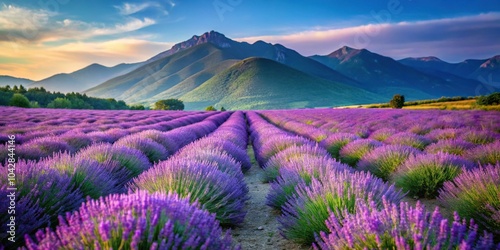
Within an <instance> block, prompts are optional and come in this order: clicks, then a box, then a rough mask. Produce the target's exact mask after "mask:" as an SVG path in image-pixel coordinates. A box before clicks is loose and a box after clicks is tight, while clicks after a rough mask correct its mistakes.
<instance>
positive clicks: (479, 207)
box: [438, 163, 500, 237]
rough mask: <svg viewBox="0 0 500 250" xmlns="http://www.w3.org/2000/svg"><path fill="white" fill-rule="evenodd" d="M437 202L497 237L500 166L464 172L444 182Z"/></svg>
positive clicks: (498, 233) (498, 226) (498, 227)
mask: <svg viewBox="0 0 500 250" xmlns="http://www.w3.org/2000/svg"><path fill="white" fill-rule="evenodd" d="M438 200H439V201H440V202H441V204H443V205H444V206H445V207H448V208H450V209H454V210H456V211H457V212H458V214H459V215H460V216H462V217H465V218H472V219H474V221H475V222H476V223H478V225H479V226H481V227H482V228H484V229H487V230H488V231H490V232H492V233H494V234H495V235H497V237H498V236H500V217H499V216H498V215H500V164H499V163H497V164H496V165H487V166H485V167H481V166H480V167H479V168H475V169H472V170H467V171H464V172H463V173H461V174H460V175H458V176H457V177H456V178H454V179H453V180H451V181H448V182H445V183H444V185H443V188H442V189H441V190H440V191H439V196H438Z"/></svg>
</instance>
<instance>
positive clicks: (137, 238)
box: [26, 191, 232, 250]
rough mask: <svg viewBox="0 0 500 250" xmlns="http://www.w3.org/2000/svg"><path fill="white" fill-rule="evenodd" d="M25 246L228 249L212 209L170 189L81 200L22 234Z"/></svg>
mask: <svg viewBox="0 0 500 250" xmlns="http://www.w3.org/2000/svg"><path fill="white" fill-rule="evenodd" d="M26 247H27V248H28V249H40V250H43V249H47V250H48V249H231V248H232V247H231V236H230V235H229V232H227V233H226V234H223V233H222V229H221V227H220V225H219V222H218V221H217V220H216V219H215V216H214V215H213V214H210V213H208V212H207V211H205V210H203V209H200V208H199V205H198V203H196V202H194V203H190V201H189V198H181V197H179V196H178V195H176V194H169V195H165V194H161V193H155V194H149V193H147V192H145V191H139V192H137V193H134V194H128V195H110V196H107V197H105V198H101V199H99V200H90V201H88V202H86V203H84V204H83V205H82V206H81V207H80V209H79V210H78V211H76V212H74V213H71V214H68V215H66V217H65V218H63V217H61V218H60V223H59V225H58V226H57V227H56V228H55V230H51V229H50V228H47V229H45V230H40V231H38V232H37V233H36V237H35V239H32V238H31V237H27V240H26Z"/></svg>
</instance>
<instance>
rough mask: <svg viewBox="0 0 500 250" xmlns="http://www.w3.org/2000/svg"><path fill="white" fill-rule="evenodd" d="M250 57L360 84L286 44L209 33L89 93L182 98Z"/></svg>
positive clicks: (132, 97) (127, 97) (128, 98)
mask: <svg viewBox="0 0 500 250" xmlns="http://www.w3.org/2000/svg"><path fill="white" fill-rule="evenodd" d="M249 57H260V58H267V59H270V60H274V61H276V62H279V63H282V64H284V65H287V66H289V67H291V68H294V69H296V70H299V71H302V72H304V73H306V74H310V75H312V76H316V77H319V78H323V79H327V80H331V81H336V82H342V83H346V84H351V85H358V84H359V83H357V82H356V81H354V80H352V79H350V78H348V77H346V76H344V75H342V74H340V73H338V72H336V71H335V70H333V69H331V68H329V67H327V66H325V65H323V64H321V63H319V62H316V61H314V60H312V59H310V58H307V57H304V56H302V55H300V54H299V53H297V52H296V51H294V50H291V49H288V48H286V47H284V46H282V45H279V44H275V45H273V44H269V43H265V42H262V41H258V42H255V43H253V44H248V43H246V42H237V41H233V40H231V39H229V38H227V37H225V36H224V35H223V34H220V33H218V32H215V31H211V32H207V33H205V34H203V35H201V36H193V37H192V38H191V39H189V40H188V41H185V42H182V43H179V44H176V45H174V46H173V47H172V48H171V49H170V50H167V51H165V52H163V53H160V54H158V55H156V56H155V57H153V58H151V59H150V60H148V62H149V63H147V64H145V65H143V66H141V67H139V68H137V69H135V70H133V71H131V72H129V73H127V74H125V75H121V76H118V77H115V78H113V79H110V80H108V81H106V82H104V83H102V84H100V85H98V86H96V87H93V88H90V89H88V90H86V91H85V93H87V94H88V95H91V96H97V97H111V98H117V99H121V100H124V101H126V102H129V103H138V102H142V103H144V102H146V101H151V100H156V99H158V98H159V97H161V98H173V97H179V96H182V95H184V94H186V93H187V92H189V91H191V90H193V89H194V88H196V87H197V86H199V85H201V84H202V83H203V82H204V81H207V80H208V79H209V78H210V77H213V76H214V75H216V74H217V73H219V72H220V71H221V70H223V69H226V68H227V67H229V66H230V65H232V64H233V63H234V62H236V61H239V60H243V59H245V58H249ZM155 59H156V60H155ZM178 84H181V85H178Z"/></svg>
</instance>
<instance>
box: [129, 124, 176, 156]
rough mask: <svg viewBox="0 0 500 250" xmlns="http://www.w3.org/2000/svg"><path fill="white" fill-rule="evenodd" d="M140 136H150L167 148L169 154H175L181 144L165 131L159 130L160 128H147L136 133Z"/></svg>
mask: <svg viewBox="0 0 500 250" xmlns="http://www.w3.org/2000/svg"><path fill="white" fill-rule="evenodd" d="M136 136H138V137H144V138H149V139H151V140H153V141H155V142H157V143H159V144H160V145H162V146H163V147H165V149H166V150H167V152H168V154H169V155H173V154H174V153H175V152H177V150H179V145H177V142H176V141H175V140H173V139H172V138H170V137H169V136H167V134H165V133H164V132H161V131H158V130H153V129H150V130H145V131H142V132H139V133H137V134H136Z"/></svg>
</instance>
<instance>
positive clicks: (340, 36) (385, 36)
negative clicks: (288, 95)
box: [237, 12, 500, 61]
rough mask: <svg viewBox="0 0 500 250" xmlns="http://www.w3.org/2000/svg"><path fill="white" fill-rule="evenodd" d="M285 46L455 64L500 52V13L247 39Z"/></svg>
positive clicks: (304, 50) (308, 52)
mask: <svg viewBox="0 0 500 250" xmlns="http://www.w3.org/2000/svg"><path fill="white" fill-rule="evenodd" d="M237 40H240V41H246V42H255V41H257V40H264V41H266V42H271V43H281V44H283V45H285V46H287V47H290V48H293V49H295V50H297V51H298V52H300V53H302V54H304V55H313V54H328V53H330V52H332V51H334V50H336V49H338V48H340V47H341V46H343V45H347V46H351V47H355V48H367V49H370V50H372V51H375V52H378V53H381V54H384V55H388V56H392V57H395V58H403V57H408V56H424V55H435V56H439V57H442V58H444V59H448V60H451V61H459V60H463V59H466V58H477V57H478V56H479V57H481V56H482V57H485V58H486V57H490V56H493V55H494V54H499V53H500V43H497V42H494V41H499V40H500V13H497V12H494V13H485V14H480V15H475V16H465V17H457V18H446V19H435V20H427V21H417V22H400V23H379V24H367V25H361V26H355V27H348V28H340V29H322V30H306V31H302V32H297V33H291V34H286V35H277V36H256V37H243V38H239V39H237Z"/></svg>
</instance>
